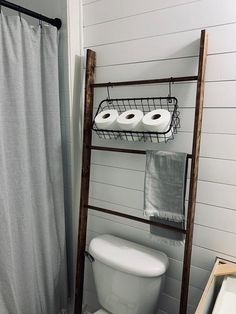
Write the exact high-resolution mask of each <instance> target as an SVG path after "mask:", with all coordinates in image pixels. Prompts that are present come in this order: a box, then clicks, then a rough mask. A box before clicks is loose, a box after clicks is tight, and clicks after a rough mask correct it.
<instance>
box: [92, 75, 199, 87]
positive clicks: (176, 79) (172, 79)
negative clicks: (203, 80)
mask: <svg viewBox="0 0 236 314" xmlns="http://www.w3.org/2000/svg"><path fill="white" fill-rule="evenodd" d="M197 80H198V76H197V75H192V76H179V77H166V78H160V79H150V80H138V81H120V82H106V83H94V84H91V85H92V87H109V86H125V85H126V86H127V85H144V84H159V83H169V82H173V83H174V82H189V81H197Z"/></svg>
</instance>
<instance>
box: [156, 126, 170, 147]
mask: <svg viewBox="0 0 236 314" xmlns="http://www.w3.org/2000/svg"><path fill="white" fill-rule="evenodd" d="M169 127H170V126H169V125H168V126H167V128H166V130H163V132H165V131H167V130H168V129H169ZM173 131H174V130H173V127H172V128H171V129H170V131H169V132H167V133H166V134H161V135H160V136H159V137H158V138H157V136H155V135H153V136H152V142H153V143H163V142H166V141H167V140H168V139H169V138H171V137H172V135H173Z"/></svg>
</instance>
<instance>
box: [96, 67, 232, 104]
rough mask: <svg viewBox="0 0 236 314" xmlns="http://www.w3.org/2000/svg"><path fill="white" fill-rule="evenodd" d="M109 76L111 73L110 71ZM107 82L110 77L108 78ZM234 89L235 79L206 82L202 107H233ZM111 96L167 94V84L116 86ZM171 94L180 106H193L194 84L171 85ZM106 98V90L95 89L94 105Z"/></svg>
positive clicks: (111, 90) (111, 91)
mask: <svg viewBox="0 0 236 314" xmlns="http://www.w3.org/2000/svg"><path fill="white" fill-rule="evenodd" d="M110 76H112V74H111V73H110ZM108 81H109V82H110V81H111V79H109V80H108ZM235 90H236V81H227V82H224V81H218V82H206V84H205V101H204V107H211V108H219V107H220V108H228V107H229V108H235V102H234V93H235ZM110 94H111V97H113V98H119V97H120V98H122V97H123V98H126V97H131V98H132V97H145V96H146V97H147V96H149V97H155V96H156V97H157V96H167V94H168V85H166V84H161V85H149V86H142V88H140V86H138V87H137V86H130V87H123V88H120V87H116V88H112V89H110ZM172 95H173V96H175V97H176V98H177V99H178V104H179V106H180V107H191V108H194V107H195V95H196V84H195V83H187V84H186V83H185V84H179V83H178V84H174V85H172ZM105 98H107V91H106V89H104V88H99V89H96V91H95V100H94V106H95V108H96V107H98V105H99V103H100V101H101V100H102V99H105Z"/></svg>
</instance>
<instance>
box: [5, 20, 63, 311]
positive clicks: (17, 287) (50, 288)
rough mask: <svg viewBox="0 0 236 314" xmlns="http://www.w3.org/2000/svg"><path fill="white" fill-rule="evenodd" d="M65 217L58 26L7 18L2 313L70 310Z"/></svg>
mask: <svg viewBox="0 0 236 314" xmlns="http://www.w3.org/2000/svg"><path fill="white" fill-rule="evenodd" d="M64 217H65V214H64V199H63V173H62V151H61V130H60V107H59V88H58V42H57V30H56V28H54V27H49V26H43V27H42V28H41V27H40V26H38V27H32V26H30V25H28V23H27V22H26V21H25V20H24V19H20V17H18V16H11V17H7V16H3V14H0V313H1V314H41V313H43V314H58V313H60V312H61V311H62V309H63V308H65V306H66V299H67V280H66V254H65V219H64Z"/></svg>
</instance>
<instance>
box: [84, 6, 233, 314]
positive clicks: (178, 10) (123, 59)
mask: <svg viewBox="0 0 236 314" xmlns="http://www.w3.org/2000/svg"><path fill="white" fill-rule="evenodd" d="M83 19H84V34H83V35H84V48H85V49H86V48H90V49H93V50H95V51H96V53H97V68H96V81H116V80H134V79H148V78H159V77H168V76H177V75H178V76H179V75H180V76H184V75H194V74H196V72H197V62H198V58H197V56H198V49H199V37H200V30H201V29H203V28H206V29H207V31H208V33H209V52H208V60H207V71H206V92H205V105H204V119H203V134H202V145H201V154H200V155H201V158H200V173H199V182H198V194H197V210H196V219H195V231H194V246H193V256H192V268H191V281H190V293H189V313H194V310H195V308H196V305H197V303H198V301H199V298H200V296H201V293H202V290H203V288H204V286H205V284H206V281H207V278H208V276H209V272H210V270H211V268H212V266H213V263H214V260H215V257H216V256H221V257H226V258H227V259H236V247H235V243H236V232H235V225H236V201H235V195H236V145H235V140H236V124H235V117H236V104H235V100H234V93H235V90H236V1H234V0H227V1H221V0H195V1H194V0H192V1H191V0H165V1H164V0H160V1H156V0H148V1H143V0H119V1H117V0H84V5H83ZM167 91H168V86H167V85H160V86H143V87H140V86H139V87H136V86H133V87H125V88H113V89H111V95H112V96H114V97H116V96H118V97H121V96H149V95H167ZM195 93H196V83H184V84H175V85H174V86H173V94H174V95H175V96H176V97H177V98H178V100H179V105H180V111H181V129H180V132H179V133H178V134H177V136H176V138H175V140H174V141H172V142H170V143H168V144H150V143H145V144H144V143H124V142H120V141H105V140H99V139H98V138H97V137H96V136H94V143H96V144H98V145H108V146H111V145H113V146H123V147H130V148H137V149H145V148H146V149H148V148H149V149H150V148H152V149H161V150H172V151H185V152H191V145H192V129H193V115H194V106H195ZM105 97H106V90H97V91H96V95H95V101H94V106H95V107H96V106H97V105H98V103H99V100H101V99H103V98H105ZM144 167H145V157H144V156H135V155H127V154H119V153H108V152H94V153H93V155H92V173H91V190H90V196H91V198H90V203H92V204H96V205H97V206H103V207H107V208H114V209H117V210H120V211H124V212H127V213H131V214H135V215H138V216H142V204H143V179H144ZM103 233H112V234H115V235H118V236H121V237H124V238H127V239H130V240H132V241H136V242H139V243H142V244H144V245H147V246H150V247H153V248H156V249H159V250H162V251H163V252H166V253H167V254H168V256H169V258H170V268H169V270H168V272H167V280H166V285H165V289H164V291H163V293H162V296H161V300H160V305H159V312H158V313H162V314H164V313H168V314H175V313H178V305H179V296H180V284H181V282H180V280H181V269H182V259H183V248H175V247H170V246H167V245H164V244H159V242H158V240H157V238H156V237H155V236H154V235H151V234H150V232H149V227H148V226H144V225H142V224H140V223H136V222H132V221H128V220H125V219H121V218H117V217H113V216H108V215H105V214H101V213H97V212H92V211H91V212H90V215H89V223H88V243H89V241H90V240H91V238H92V237H94V236H96V235H98V234H103ZM84 302H85V303H88V304H89V306H90V308H91V310H95V309H96V308H97V306H98V304H97V300H96V294H95V288H94V283H93V278H92V273H91V267H90V265H89V264H88V265H87V269H86V283H85V299H84Z"/></svg>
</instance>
